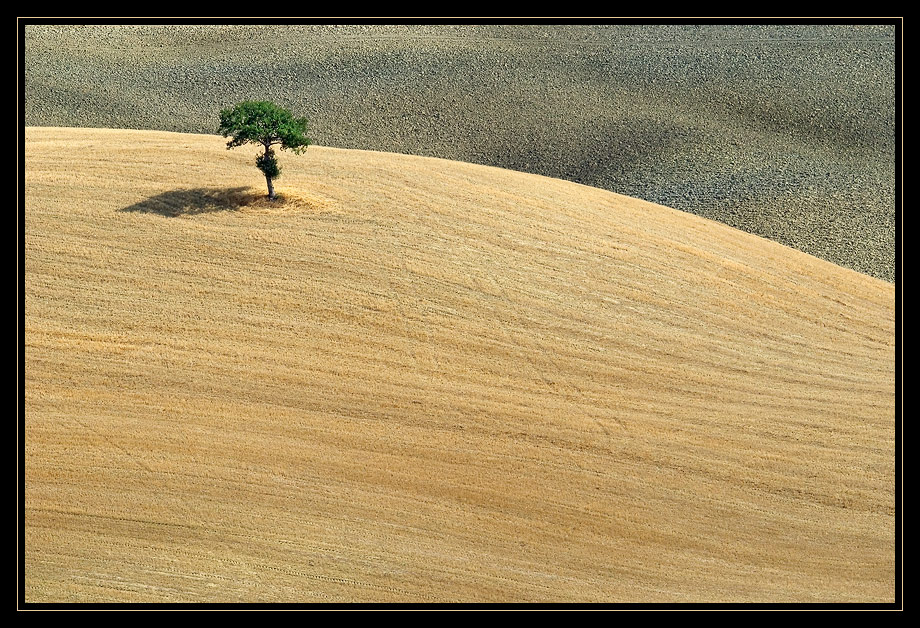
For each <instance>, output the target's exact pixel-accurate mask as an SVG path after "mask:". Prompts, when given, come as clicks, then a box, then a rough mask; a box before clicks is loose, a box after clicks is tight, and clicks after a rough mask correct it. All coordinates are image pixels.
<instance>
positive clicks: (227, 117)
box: [217, 100, 310, 199]
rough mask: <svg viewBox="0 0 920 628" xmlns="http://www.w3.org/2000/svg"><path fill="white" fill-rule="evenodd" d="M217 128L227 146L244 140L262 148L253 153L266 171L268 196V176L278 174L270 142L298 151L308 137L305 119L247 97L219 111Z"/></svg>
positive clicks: (272, 194)
mask: <svg viewBox="0 0 920 628" xmlns="http://www.w3.org/2000/svg"><path fill="white" fill-rule="evenodd" d="M217 132H218V133H220V134H221V135H223V136H224V137H229V138H230V141H229V142H227V149H228V150H229V149H231V148H236V147H237V146H242V145H243V144H259V145H261V146H262V147H263V148H264V151H263V152H262V154H261V155H259V156H258V157H256V166H257V167H258V168H259V170H261V171H262V174H264V175H265V179H266V183H267V184H268V197H269V198H271V199H274V198H275V192H274V188H273V187H272V183H271V180H272V179H276V178H278V175H280V174H281V167H280V166H279V165H278V160H277V159H276V158H275V151H274V150H272V146H275V145H278V146H280V147H281V149H282V150H290V151H293V152H294V153H297V154H300V153H302V152H304V151H305V150H307V147H308V146H309V145H310V139H309V138H308V137H307V136H306V132H307V119H306V118H295V117H294V114H293V113H291V112H290V111H289V110H287V109H284V108H282V107H279V106H278V105H276V104H274V103H272V102H268V101H265V100H259V101H246V102H241V103H239V104H238V105H236V106H234V107H232V108H230V109H223V110H222V111H221V112H220V127H219V128H218V129H217Z"/></svg>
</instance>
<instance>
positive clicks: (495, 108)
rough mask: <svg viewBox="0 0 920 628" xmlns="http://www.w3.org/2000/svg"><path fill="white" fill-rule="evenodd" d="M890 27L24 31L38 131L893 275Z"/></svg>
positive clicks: (28, 106) (28, 111) (30, 119)
mask: <svg viewBox="0 0 920 628" xmlns="http://www.w3.org/2000/svg"><path fill="white" fill-rule="evenodd" d="M894 37H895V33H894V28H893V27H891V26H884V25H880V26H743V27H742V26H689V25H688V26H643V27H639V26H584V25H567V26H562V27H557V26H540V27H519V26H485V27H476V26H451V27H440V26H425V27H414V26H347V27H338V26H303V27H300V26H247V27H237V26H233V27H224V26H200V27H199V26H194V27H193V26H168V27H139V26H134V27H123V26H39V25H30V26H27V27H26V47H25V50H26V59H25V61H26V75H25V95H26V100H25V124H26V125H39V126H89V127H116V128H138V129H161V130H170V131H185V132H205V133H213V132H215V129H216V126H217V112H218V110H219V109H220V108H222V107H225V106H228V105H230V104H233V103H235V102H237V101H239V100H243V99H250V98H260V99H261V98H267V99H272V100H275V101H277V102H280V103H282V104H284V105H286V106H289V107H292V108H294V109H295V110H296V111H297V112H298V113H302V114H306V115H308V116H309V117H310V119H311V121H312V126H313V131H312V136H313V139H314V140H315V141H316V142H317V143H318V144H322V145H326V146H334V147H347V148H362V149H371V150H379V151H390V152H402V153H411V154H417V155H428V156H437V157H443V158H447V159H453V160H461V161H469V162H475V163H481V164H489V165H494V166H500V167H503V168H510V169H515V170H521V171H525V172H531V173H537V174H542V175H546V176H550V177H558V178H563V179H568V180H571V181H576V182H580V183H584V184H587V185H591V186H596V187H600V188H604V189H607V190H612V191H615V192H618V193H621V194H626V195H630V196H635V197H639V198H642V199H646V200H650V201H653V202H656V203H660V204H663V205H668V206H670V207H674V208H677V209H681V210H685V211H690V212H693V213H696V214H699V215H702V216H705V217H708V218H713V219H716V220H719V221H721V222H724V223H727V224H729V225H731V226H734V227H737V228H740V229H743V230H745V231H748V232H751V233H755V234H758V235H762V236H764V237H767V238H770V239H773V240H776V241H778V242H781V243H783V244H787V245H789V246H792V247H795V248H798V249H800V250H802V251H805V252H807V253H810V254H812V255H815V256H818V257H821V258H823V259H827V260H830V261H832V262H834V263H837V264H840V265H843V266H846V267H849V268H852V269H855V270H857V271H859V272H862V273H866V274H869V275H872V276H875V277H879V278H882V279H885V280H887V281H894V278H895V268H894V257H895V197H894V188H895V172H894V152H895V84H896V77H895V38H894Z"/></svg>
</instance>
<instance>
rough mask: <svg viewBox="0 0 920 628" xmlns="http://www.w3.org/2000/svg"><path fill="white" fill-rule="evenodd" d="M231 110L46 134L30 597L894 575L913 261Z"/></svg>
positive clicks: (328, 594)
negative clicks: (897, 462)
mask: <svg viewBox="0 0 920 628" xmlns="http://www.w3.org/2000/svg"><path fill="white" fill-rule="evenodd" d="M224 141H225V140H223V139H222V138H220V137H217V136H199V135H179V134H171V133H160V132H134V131H111V130H87V129H49V128H30V129H27V131H26V162H25V166H26V173H25V179H26V214H25V269H24V271H25V348H24V373H25V426H26V431H25V451H26V460H25V469H26V476H25V486H26V492H25V540H26V551H25V584H26V599H27V601H143V602H148V601H293V602H316V601H406V602H430V601H580V602H595V601H596V602H624V601H642V602H648V601H668V602H672V601H751V600H756V601H805V602H807V601H893V595H894V414H895V409H894V399H895V391H894V384H895V382H894V363H895V348H894V286H893V285H892V284H889V283H886V282H884V281H881V280H877V279H873V278H870V277H868V276H865V275H860V274H858V273H855V272H853V271H851V270H846V269H843V268H841V267H838V266H834V265H832V264H829V263H827V262H824V261H820V260H818V259H816V258H813V257H810V256H807V255H805V254H803V253H799V252H797V251H794V250H792V249H789V248H785V247H783V246H780V245H778V244H775V243H772V242H769V241H767V240H763V239H760V238H757V237H755V236H752V235H748V234H745V233H742V232H740V231H736V230H733V229H731V228H729V227H726V226H723V225H720V224H717V223H714V222H710V221H706V220H704V219H701V218H699V217H695V216H692V215H689V214H683V213H680V212H676V211H673V210H671V209H667V208H664V207H661V206H656V205H651V204H648V203H645V202H642V201H637V200H633V199H630V198H627V197H623V196H618V195H615V194H612V193H610V192H606V191H602V190H598V189H594V188H588V187H584V186H580V185H577V184H573V183H569V182H563V181H559V180H554V179H548V178H542V177H538V176H534V175H527V174H521V173H516V172H510V171H505V170H499V169H495V168H488V167H483V166H475V165H469V164H463V163H457V162H449V161H442V160H436V159H427V158H420V157H411V156H404V155H395V154H384V153H371V152H360V151H346V150H334V149H327V148H320V147H311V148H310V149H309V150H308V151H307V153H306V154H304V155H303V156H294V155H289V154H286V153H281V154H280V162H281V165H282V168H283V175H282V178H281V179H280V180H279V182H278V186H277V187H278V190H279V191H280V193H281V194H286V195H287V203H286V204H284V205H282V206H278V207H273V206H270V205H268V204H267V203H265V202H264V201H260V200H258V195H259V194H262V188H263V186H264V180H262V179H261V176H260V174H259V172H258V171H257V170H256V168H255V165H254V156H255V152H254V151H253V150H247V149H237V150H234V151H227V150H225V149H224ZM250 186H251V188H252V189H251V193H250V191H247V190H243V189H239V188H245V187H250Z"/></svg>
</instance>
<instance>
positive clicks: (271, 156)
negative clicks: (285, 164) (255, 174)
mask: <svg viewBox="0 0 920 628" xmlns="http://www.w3.org/2000/svg"><path fill="white" fill-rule="evenodd" d="M256 166H258V168H259V170H261V171H262V174H264V175H265V176H266V177H268V178H269V179H277V178H278V175H279V174H281V166H279V165H278V160H277V159H275V151H273V150H271V149H268V152H266V153H264V154H262V155H259V156H258V157H256Z"/></svg>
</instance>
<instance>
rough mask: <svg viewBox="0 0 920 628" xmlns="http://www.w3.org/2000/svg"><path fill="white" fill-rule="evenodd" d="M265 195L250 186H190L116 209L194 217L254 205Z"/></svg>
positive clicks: (173, 216)
mask: <svg viewBox="0 0 920 628" xmlns="http://www.w3.org/2000/svg"><path fill="white" fill-rule="evenodd" d="M264 198H266V194H265V193H264V192H263V193H259V192H256V191H255V190H254V189H252V188H247V187H239V188H193V189H180V190H170V191H169V192H163V193H162V194H157V195H156V196H151V197H150V198H148V199H145V200H143V201H141V202H139V203H135V204H134V205H130V206H128V207H123V208H122V209H119V210H118V211H120V212H137V213H141V214H159V215H160V216H167V217H169V218H175V217H178V216H195V215H198V214H210V213H213V212H224V211H238V210H239V209H240V208H242V207H247V206H250V205H254V204H256V203H257V202H258V201H260V200H261V199H264Z"/></svg>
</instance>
